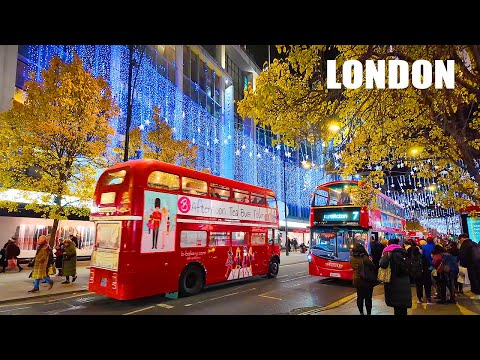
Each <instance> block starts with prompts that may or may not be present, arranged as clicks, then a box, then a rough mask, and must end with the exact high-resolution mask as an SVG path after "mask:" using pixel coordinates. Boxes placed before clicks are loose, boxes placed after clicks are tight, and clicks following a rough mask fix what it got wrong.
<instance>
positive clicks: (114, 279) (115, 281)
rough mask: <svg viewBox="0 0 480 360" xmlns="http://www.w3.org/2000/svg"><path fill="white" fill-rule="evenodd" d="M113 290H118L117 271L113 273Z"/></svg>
mask: <svg viewBox="0 0 480 360" xmlns="http://www.w3.org/2000/svg"><path fill="white" fill-rule="evenodd" d="M112 290H117V273H113V274H112Z"/></svg>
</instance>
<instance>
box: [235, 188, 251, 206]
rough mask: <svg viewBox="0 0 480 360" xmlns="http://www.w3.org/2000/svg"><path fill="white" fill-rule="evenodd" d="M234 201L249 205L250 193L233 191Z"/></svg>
mask: <svg viewBox="0 0 480 360" xmlns="http://www.w3.org/2000/svg"><path fill="white" fill-rule="evenodd" d="M233 199H234V200H235V201H237V202H243V203H249V202H250V200H249V198H248V191H243V190H237V189H233Z"/></svg>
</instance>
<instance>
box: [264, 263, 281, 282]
mask: <svg viewBox="0 0 480 360" xmlns="http://www.w3.org/2000/svg"><path fill="white" fill-rule="evenodd" d="M279 268H280V266H279V265H278V262H277V261H275V260H270V264H269V265H268V273H267V277H269V278H274V277H276V276H277V275H278V269H279Z"/></svg>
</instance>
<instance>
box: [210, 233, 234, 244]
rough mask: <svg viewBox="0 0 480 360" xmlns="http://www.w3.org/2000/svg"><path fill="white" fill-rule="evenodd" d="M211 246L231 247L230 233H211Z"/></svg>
mask: <svg viewBox="0 0 480 360" xmlns="http://www.w3.org/2000/svg"><path fill="white" fill-rule="evenodd" d="M208 245H210V246H230V234H229V233H228V232H218V231H215V232H213V231H212V232H210V241H209V242H208Z"/></svg>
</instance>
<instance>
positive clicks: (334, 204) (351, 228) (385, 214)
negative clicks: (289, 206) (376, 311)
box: [308, 180, 406, 280]
mask: <svg viewBox="0 0 480 360" xmlns="http://www.w3.org/2000/svg"><path fill="white" fill-rule="evenodd" d="M356 186H358V181H354V180H340V181H333V182H329V183H325V184H323V185H320V186H317V188H316V189H315V192H314V194H313V199H312V207H311V209H310V252H309V255H310V256H309V257H308V270H309V274H310V275H316V276H325V277H330V278H341V279H347V280H352V277H353V271H352V267H351V266H350V248H351V247H352V246H353V245H354V244H356V243H360V244H362V245H363V246H364V247H365V249H367V251H369V252H370V239H371V237H372V236H373V237H375V238H376V239H377V240H378V241H380V240H381V239H382V238H385V239H386V240H389V239H391V238H399V239H400V240H401V242H403V240H404V237H405V224H406V221H405V218H404V209H403V208H402V207H401V206H400V205H399V204H397V203H396V202H395V201H394V200H392V199H390V198H389V197H387V196H385V195H384V194H381V193H380V194H378V195H377V197H376V202H377V204H376V205H377V209H372V210H369V209H367V207H366V206H356V205H353V201H352V198H351V196H350V192H351V189H352V188H353V187H356Z"/></svg>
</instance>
